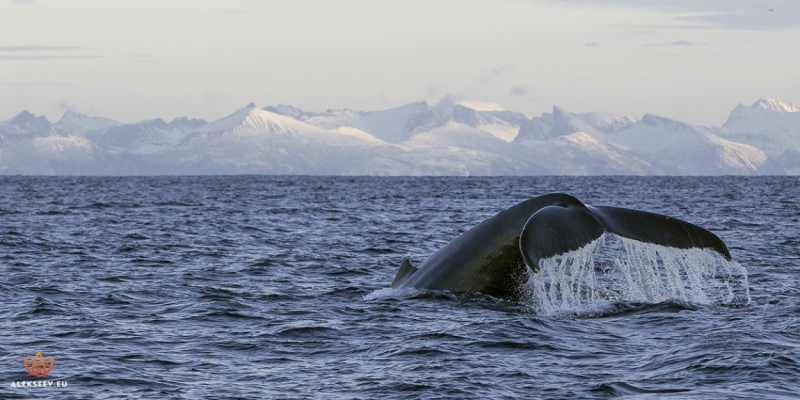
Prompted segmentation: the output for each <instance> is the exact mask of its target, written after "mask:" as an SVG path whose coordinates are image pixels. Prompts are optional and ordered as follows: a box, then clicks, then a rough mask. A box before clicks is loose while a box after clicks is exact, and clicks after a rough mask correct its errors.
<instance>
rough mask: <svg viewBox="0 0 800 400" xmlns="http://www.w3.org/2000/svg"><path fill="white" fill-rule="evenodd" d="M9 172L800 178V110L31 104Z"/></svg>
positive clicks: (1, 151)
mask: <svg viewBox="0 0 800 400" xmlns="http://www.w3.org/2000/svg"><path fill="white" fill-rule="evenodd" d="M0 173H2V174H50V175H52V174H83V175H137V174H141V175H151V174H239V173H251V174H324V175H541V174H549V175H600V174H602V175H630V174H634V175H720V174H731V175H758V174H786V173H792V174H800V111H799V110H798V107H797V106H795V105H793V104H788V103H781V102H778V101H775V100H759V101H758V102H756V103H755V104H754V105H753V106H751V107H746V106H742V105H739V106H737V107H736V109H735V110H734V111H733V112H732V113H731V116H730V117H729V118H728V121H727V122H726V123H725V125H723V126H722V127H703V126H694V125H690V124H686V123H683V122H680V121H676V120H673V119H668V118H663V117H659V116H656V115H652V114H646V115H644V116H643V117H642V118H641V119H634V118H630V117H625V116H616V115H612V114H605V113H570V112H567V111H565V110H563V109H560V108H558V107H554V108H553V112H552V113H544V114H542V115H541V116H538V117H534V118H528V117H526V116H525V115H523V114H522V113H518V112H514V111H509V110H505V109H503V108H502V107H500V106H498V105H496V104H491V103H474V102H464V101H455V100H453V99H451V98H445V99H444V100H442V101H440V102H439V103H437V104H435V105H429V104H428V103H426V102H417V103H411V104H407V105H404V106H401V107H396V108H393V109H389V110H378V111H355V110H348V109H344V110H327V111H324V112H312V111H304V110H301V109H299V108H296V107H293V106H290V105H278V106H271V107H265V108H263V109H261V108H258V107H256V106H255V105H254V104H250V105H248V106H246V107H243V108H241V109H238V110H236V111H234V112H233V113H232V114H230V115H228V116H225V117H222V118H219V119H217V120H215V121H212V122H206V121H203V120H197V119H189V118H186V117H182V118H176V119H174V120H173V121H171V122H165V121H164V120H161V119H154V120H148V121H141V122H136V123H132V124H122V123H119V122H116V121H113V120H110V119H107V118H101V117H90V116H86V115H81V114H77V113H74V112H67V113H65V114H64V116H63V117H62V118H61V119H60V120H59V121H58V122H56V123H55V124H53V123H51V122H50V121H48V120H47V119H46V118H44V117H37V116H35V115H33V114H31V113H29V112H27V111H24V112H22V113H20V114H19V115H17V116H15V117H13V118H11V119H9V120H6V121H3V122H0Z"/></svg>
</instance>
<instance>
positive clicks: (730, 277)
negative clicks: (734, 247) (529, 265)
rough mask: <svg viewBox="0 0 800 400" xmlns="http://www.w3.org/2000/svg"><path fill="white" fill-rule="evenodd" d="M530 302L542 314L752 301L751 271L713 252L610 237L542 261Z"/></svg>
mask: <svg viewBox="0 0 800 400" xmlns="http://www.w3.org/2000/svg"><path fill="white" fill-rule="evenodd" d="M525 298H526V299H527V300H528V301H530V302H531V303H532V305H533V307H534V308H535V309H536V312H537V313H540V314H561V313H564V312H568V313H576V312H577V313H586V312H588V313H593V312H595V311H597V309H598V307H599V308H607V307H608V305H609V304H613V302H635V303H651V304H655V303H660V302H664V301H677V302H682V303H690V304H701V305H710V304H729V303H732V302H734V301H737V300H741V301H746V302H749V301H750V296H749V291H748V287H747V271H746V270H745V269H744V267H742V266H741V265H740V264H739V263H737V262H735V261H727V260H725V259H724V257H722V256H721V255H720V254H718V253H716V252H714V251H711V250H701V249H694V248H693V249H676V248H672V247H665V246H659V245H654V244H650V243H642V242H637V241H634V240H630V239H625V238H620V237H617V236H615V235H604V236H602V237H601V238H600V239H597V240H595V241H594V242H592V243H590V244H588V245H586V246H585V247H583V248H581V249H578V250H576V251H572V252H569V253H566V254H562V255H560V256H555V257H551V258H548V259H544V260H542V261H541V262H540V265H539V272H538V273H535V274H533V273H532V274H530V278H529V280H528V282H527V284H526V295H525Z"/></svg>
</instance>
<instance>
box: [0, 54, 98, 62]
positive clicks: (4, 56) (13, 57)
mask: <svg viewBox="0 0 800 400" xmlns="http://www.w3.org/2000/svg"><path fill="white" fill-rule="evenodd" d="M93 58H103V57H102V56H79V55H74V56H66V55H64V56H60V55H15V54H0V60H3V61H25V60H65V59H93Z"/></svg>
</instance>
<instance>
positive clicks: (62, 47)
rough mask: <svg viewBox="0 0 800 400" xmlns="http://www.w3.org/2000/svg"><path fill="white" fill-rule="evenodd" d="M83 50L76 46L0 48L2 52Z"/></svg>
mask: <svg viewBox="0 0 800 400" xmlns="http://www.w3.org/2000/svg"><path fill="white" fill-rule="evenodd" d="M75 50H83V48H82V47H76V46H0V52H4V53H5V52H37V51H75Z"/></svg>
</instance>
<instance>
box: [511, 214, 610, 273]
mask: <svg viewBox="0 0 800 400" xmlns="http://www.w3.org/2000/svg"><path fill="white" fill-rule="evenodd" d="M603 232H605V227H604V226H603V224H602V222H600V220H599V219H598V218H597V216H595V215H594V214H593V213H592V212H591V211H589V209H588V208H586V206H584V205H583V204H582V203H580V202H577V204H576V203H559V204H556V205H553V206H548V207H544V208H542V209H541V210H539V211H537V212H536V213H534V214H533V216H531V217H530V219H528V222H526V223H525V227H524V228H522V232H521V234H520V237H519V249H520V252H521V253H522V258H524V259H525V263H526V264H528V266H529V267H530V268H531V269H532V270H533V271H534V272H538V271H539V260H540V259H543V258H549V257H553V256H556V255H559V254H564V253H566V252H568V251H573V250H578V249H580V248H581V247H584V246H586V245H587V244H589V243H591V242H592V241H594V240H595V239H597V238H599V237H600V236H603Z"/></svg>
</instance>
